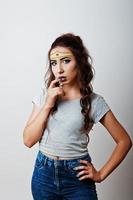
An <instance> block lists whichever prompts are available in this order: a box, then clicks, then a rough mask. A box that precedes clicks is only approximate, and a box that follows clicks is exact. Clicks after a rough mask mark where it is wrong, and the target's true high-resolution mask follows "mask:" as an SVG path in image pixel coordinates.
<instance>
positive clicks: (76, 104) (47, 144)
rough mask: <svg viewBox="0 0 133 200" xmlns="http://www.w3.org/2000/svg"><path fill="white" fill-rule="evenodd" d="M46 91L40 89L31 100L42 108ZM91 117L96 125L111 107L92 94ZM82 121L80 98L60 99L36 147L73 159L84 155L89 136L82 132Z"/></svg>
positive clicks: (42, 150)
mask: <svg viewBox="0 0 133 200" xmlns="http://www.w3.org/2000/svg"><path fill="white" fill-rule="evenodd" d="M46 96H47V92H46V90H44V89H43V88H41V91H40V92H39V93H38V95H36V96H34V97H33V99H32V102H33V103H35V104H36V105H37V106H39V107H42V106H43V105H44V104H45V100H46ZM91 105H92V108H91V112H90V117H91V118H92V119H93V121H94V123H95V124H96V123H97V122H98V121H99V120H100V119H101V118H102V117H103V116H104V115H105V113H107V112H108V111H109V110H110V107H109V105H108V104H107V103H106V101H105V99H104V98H103V97H102V96H101V95H99V94H97V93H94V92H93V94H92V96H91ZM83 122H84V116H83V114H82V113H81V105H80V98H78V99H74V100H63V101H62V102H60V103H59V105H58V110H57V112H56V113H54V115H53V116H52V115H51V114H50V115H49V118H48V123H47V127H46V128H45V130H44V133H43V135H42V138H41V140H40V141H39V150H40V151H41V152H43V153H44V154H45V152H46V153H49V154H52V155H55V156H62V157H70V158H75V157H79V156H84V155H85V154H87V152H88V149H87V146H88V142H89V136H87V135H86V134H84V133H81V132H80V131H79V129H80V128H81V127H82V125H83Z"/></svg>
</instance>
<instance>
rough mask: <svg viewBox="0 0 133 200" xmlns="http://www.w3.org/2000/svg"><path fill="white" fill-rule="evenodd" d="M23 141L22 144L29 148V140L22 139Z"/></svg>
mask: <svg viewBox="0 0 133 200" xmlns="http://www.w3.org/2000/svg"><path fill="white" fill-rule="evenodd" d="M23 143H24V145H25V146H26V147H29V148H31V147H32V146H33V145H32V144H31V142H30V141H26V140H24V141H23Z"/></svg>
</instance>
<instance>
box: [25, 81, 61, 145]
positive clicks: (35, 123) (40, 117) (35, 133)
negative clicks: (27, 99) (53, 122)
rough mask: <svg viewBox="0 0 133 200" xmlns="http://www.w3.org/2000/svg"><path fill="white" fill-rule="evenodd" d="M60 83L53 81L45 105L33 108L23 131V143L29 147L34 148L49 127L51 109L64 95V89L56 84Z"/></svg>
mask: <svg viewBox="0 0 133 200" xmlns="http://www.w3.org/2000/svg"><path fill="white" fill-rule="evenodd" d="M58 81H59V80H58V79H55V80H53V81H51V83H50V86H49V88H48V93H47V96H46V99H45V101H44V105H43V106H42V107H40V106H39V107H38V106H37V105H36V104H34V106H33V110H32V112H31V115H30V117H29V119H28V122H27V123H26V126H25V128H24V131H23V141H24V144H25V145H26V146H27V147H32V146H33V145H34V144H36V143H37V142H38V141H39V140H40V139H41V137H42V134H43V132H44V130H45V128H46V126H47V121H48V117H49V114H50V110H51V108H52V107H53V106H54V104H55V101H56V99H57V97H58V96H60V95H63V94H64V91H63V88H62V87H61V88H60V87H55V83H57V82H58Z"/></svg>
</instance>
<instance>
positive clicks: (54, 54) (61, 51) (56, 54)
mask: <svg viewBox="0 0 133 200" xmlns="http://www.w3.org/2000/svg"><path fill="white" fill-rule="evenodd" d="M67 56H73V54H72V52H71V50H70V49H69V48H66V47H56V48H54V49H52V50H51V52H50V59H57V58H63V57H67Z"/></svg>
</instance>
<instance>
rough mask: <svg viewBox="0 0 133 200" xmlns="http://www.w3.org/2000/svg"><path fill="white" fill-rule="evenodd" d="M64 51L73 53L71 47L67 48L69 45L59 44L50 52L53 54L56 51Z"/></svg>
mask: <svg viewBox="0 0 133 200" xmlns="http://www.w3.org/2000/svg"><path fill="white" fill-rule="evenodd" d="M58 51H59V52H62V53H64V52H65V53H66V52H69V53H71V54H72V52H71V50H70V49H69V48H67V47H60V46H58V47H55V48H54V49H52V50H51V52H50V54H53V53H56V52H58Z"/></svg>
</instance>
